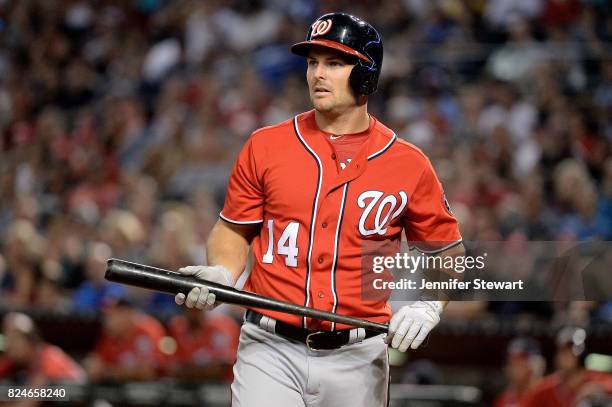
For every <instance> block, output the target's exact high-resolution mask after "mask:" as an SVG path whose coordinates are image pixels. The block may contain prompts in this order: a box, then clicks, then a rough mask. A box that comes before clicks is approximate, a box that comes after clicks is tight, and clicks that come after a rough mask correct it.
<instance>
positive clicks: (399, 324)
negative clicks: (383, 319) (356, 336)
mask: <svg viewBox="0 0 612 407" xmlns="http://www.w3.org/2000/svg"><path fill="white" fill-rule="evenodd" d="M442 309H443V307H442V303H441V302H440V301H415V302H413V303H412V304H410V305H406V306H404V307H402V308H400V309H399V310H397V312H396V313H395V314H393V316H392V317H391V322H389V333H388V334H387V337H386V338H385V342H386V343H387V344H388V343H391V347H392V348H395V349H397V350H399V351H400V352H406V350H408V347H410V348H412V349H416V348H418V347H419V346H421V343H423V341H424V340H425V338H426V337H427V335H428V334H429V332H430V331H431V330H432V329H433V328H434V327H435V326H436V325H438V322H440V314H442Z"/></svg>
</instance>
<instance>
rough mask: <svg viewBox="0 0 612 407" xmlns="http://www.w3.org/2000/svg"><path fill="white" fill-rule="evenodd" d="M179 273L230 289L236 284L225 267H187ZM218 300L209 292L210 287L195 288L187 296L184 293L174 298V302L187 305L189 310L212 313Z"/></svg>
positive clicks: (179, 270)
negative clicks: (195, 309) (194, 309)
mask: <svg viewBox="0 0 612 407" xmlns="http://www.w3.org/2000/svg"><path fill="white" fill-rule="evenodd" d="M178 272H179V273H181V274H182V275H184V276H193V277H195V278H199V279H201V280H208V281H212V282H213V283H219V284H223V285H228V286H230V287H233V286H234V284H236V281H234V277H233V276H232V273H230V272H229V270H228V269H226V268H225V267H223V266H187V267H183V268H180V269H178ZM216 299H217V298H216V296H215V294H213V293H211V292H209V291H208V287H194V288H192V289H191V291H189V294H188V295H187V296H185V294H183V293H178V294H176V295H175V296H174V302H176V303H177V304H178V305H183V304H185V305H186V306H187V308H193V307H195V308H197V309H201V310H205V311H210V310H212V309H213V308H215V307H216V306H217V305H218V304H215V300H216Z"/></svg>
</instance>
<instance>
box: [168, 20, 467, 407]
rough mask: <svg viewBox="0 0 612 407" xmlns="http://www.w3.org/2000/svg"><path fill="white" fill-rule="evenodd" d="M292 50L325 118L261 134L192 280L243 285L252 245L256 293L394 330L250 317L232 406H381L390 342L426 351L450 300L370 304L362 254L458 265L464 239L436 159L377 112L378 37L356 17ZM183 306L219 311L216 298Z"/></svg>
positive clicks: (241, 163) (303, 119) (314, 29)
mask: <svg viewBox="0 0 612 407" xmlns="http://www.w3.org/2000/svg"><path fill="white" fill-rule="evenodd" d="M291 50H292V52H294V53H295V54H298V55H301V56H304V57H305V58H306V60H307V65H308V69H307V75H306V77H307V82H308V91H309V95H310V99H311V101H312V104H313V107H314V109H313V110H311V111H308V112H305V113H302V114H298V115H297V116H295V117H293V118H292V119H290V120H287V121H285V122H283V123H280V124H278V125H275V126H271V127H265V128H262V129H259V130H257V131H255V132H254V133H253V134H252V135H251V137H250V138H249V139H248V141H247V142H246V144H245V145H244V147H243V149H242V151H241V152H240V154H239V156H238V159H237V161H236V164H235V166H234V168H233V171H232V174H231V177H230V180H229V184H228V187H227V195H226V199H225V204H224V207H223V209H222V211H221V214H220V219H219V221H218V222H217V224H216V225H215V226H214V228H213V230H212V231H211V234H210V237H209V240H208V242H207V256H208V264H209V265H208V266H189V267H185V268H183V269H181V270H180V272H181V273H183V274H185V275H191V276H195V277H198V278H203V279H207V280H212V281H215V282H218V283H222V284H226V285H230V286H233V285H234V284H235V282H236V281H237V279H238V277H239V276H240V275H241V273H242V272H243V270H244V269H245V265H246V262H247V253H248V251H249V248H250V247H252V252H253V268H252V271H251V274H250V275H249V278H248V280H247V281H246V283H245V286H244V288H245V290H248V291H251V292H255V293H257V294H260V295H264V296H267V297H271V298H275V299H279V300H283V301H288V302H291V303H295V304H300V305H304V306H308V307H313V308H316V309H320V310H324V311H330V312H336V313H339V314H345V315H350V316H354V317H358V318H363V319H367V320H370V321H375V322H385V323H386V322H389V332H388V334H387V335H381V334H379V333H377V332H371V331H369V330H366V329H363V328H358V329H357V328H351V327H349V326H343V325H340V324H335V323H331V322H322V321H318V320H312V319H309V318H304V317H300V316H295V315H288V314H284V313H280V312H274V311H269V310H264V309H250V310H248V311H247V312H246V315H245V323H244V325H243V326H242V330H241V335H240V344H239V348H238V355H237V361H236V363H235V365H234V382H233V384H232V403H233V405H234V406H262V405H266V406H283V407H284V406H326V407H329V406H346V405H351V403H352V404H353V405H363V406H383V405H386V404H387V400H388V384H389V365H388V352H387V348H388V346H392V347H393V348H396V349H399V350H400V351H406V350H407V349H408V348H412V349H416V348H417V347H418V346H419V345H420V344H421V343H422V342H423V340H424V339H425V338H426V336H427V334H428V333H429V332H430V331H431V329H432V328H433V327H434V326H436V324H437V323H438V322H439V320H440V314H441V313H442V310H443V308H444V306H445V303H444V302H442V301H431V300H429V301H426V300H423V301H416V302H414V303H412V304H411V305H407V306H404V307H402V308H400V309H399V310H397V312H395V313H394V314H393V315H392V311H391V308H390V306H389V305H388V302H387V298H372V299H370V298H364V297H363V296H362V295H361V294H362V271H361V259H362V255H361V253H362V247H363V245H364V244H367V243H368V242H378V241H384V240H385V241H394V242H398V243H399V241H400V239H401V236H402V233H405V234H406V237H407V239H408V240H409V241H411V242H423V245H420V244H418V243H417V244H416V246H417V248H419V249H422V250H428V251H431V252H440V253H442V252H445V253H448V254H453V255H454V254H457V253H462V250H463V246H462V244H461V236H460V234H459V230H458V227H457V221H456V220H455V218H454V217H453V216H452V214H451V213H450V211H449V210H448V209H447V206H446V205H445V199H444V194H443V191H442V188H441V185H440V182H439V181H438V179H437V177H436V175H435V173H434V170H433V168H432V165H431V163H430V162H429V160H428V159H427V157H425V155H424V154H423V153H422V152H421V151H420V150H419V149H417V148H416V147H414V146H412V145H411V144H409V143H406V142H404V141H402V140H399V139H398V138H397V136H396V135H395V133H394V132H393V131H392V130H390V129H388V128H387V127H385V126H384V125H383V124H382V123H381V122H379V121H378V120H377V119H376V118H375V117H373V116H371V115H369V114H368V110H367V101H368V95H370V94H372V93H373V92H374V91H375V90H376V87H377V81H378V77H379V74H380V69H381V64H382V57H383V44H382V40H381V37H380V35H379V34H378V32H377V31H376V30H375V29H374V28H373V27H372V26H371V25H370V24H368V23H367V22H365V21H363V20H360V19H359V18H356V17H354V16H351V15H348V14H344V13H331V14H326V15H323V16H321V17H319V18H318V19H317V20H316V21H315V22H314V23H313V24H312V26H311V27H310V30H309V31H308V34H307V38H306V41H303V42H300V43H298V44H295V45H293V46H292V48H291ZM434 242H435V243H434ZM440 242H443V243H440ZM419 246H421V247H419ZM175 299H176V302H177V303H178V304H186V306H187V307H196V308H199V309H206V310H208V309H211V308H213V307H214V306H215V296H214V294H211V293H209V292H208V290H207V289H205V288H204V289H200V288H194V289H193V290H192V291H191V292H189V293H188V295H185V294H184V293H179V294H177V296H176V298H175Z"/></svg>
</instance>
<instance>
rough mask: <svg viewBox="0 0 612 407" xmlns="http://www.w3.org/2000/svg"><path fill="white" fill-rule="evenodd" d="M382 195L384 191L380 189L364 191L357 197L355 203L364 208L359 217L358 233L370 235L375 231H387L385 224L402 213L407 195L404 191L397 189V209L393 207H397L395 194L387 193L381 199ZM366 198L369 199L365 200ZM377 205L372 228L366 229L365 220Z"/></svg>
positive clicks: (383, 232) (382, 232) (381, 233)
mask: <svg viewBox="0 0 612 407" xmlns="http://www.w3.org/2000/svg"><path fill="white" fill-rule="evenodd" d="M383 195H384V193H383V192H381V191H365V192H363V193H361V195H359V197H358V198H357V205H359V207H360V208H365V209H364V211H363V213H362V214H361V217H360V218H359V233H361V234H362V235H363V236H370V235H374V234H376V233H378V234H379V235H384V234H385V233H387V225H388V224H389V223H390V222H391V221H392V220H393V219H395V218H396V217H398V216H399V214H400V213H402V211H403V210H404V208H405V207H406V204H407V203H408V195H406V192H404V191H399V196H400V198H401V202H400V204H399V207H398V208H397V209H395V208H396V207H397V204H398V201H397V198H396V197H395V195H393V194H391V195H387V196H385V197H384V198H383V199H382V200H381V199H380V198H381V197H382V196H383ZM368 199H369V200H370V201H369V202H366V201H367V200H368ZM379 202H380V203H379ZM377 205H378V207H377V209H376V215H375V216H374V222H373V223H374V229H366V225H365V224H366V220H367V219H368V216H370V213H372V212H373V211H374V208H375V207H376V206H377Z"/></svg>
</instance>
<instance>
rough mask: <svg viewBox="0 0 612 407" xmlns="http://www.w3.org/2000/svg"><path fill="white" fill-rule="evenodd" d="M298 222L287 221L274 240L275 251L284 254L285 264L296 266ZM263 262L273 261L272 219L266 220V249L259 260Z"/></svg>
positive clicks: (270, 262)
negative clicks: (278, 236) (279, 234)
mask: <svg viewBox="0 0 612 407" xmlns="http://www.w3.org/2000/svg"><path fill="white" fill-rule="evenodd" d="M299 230H300V224H299V223H297V222H289V224H288V225H287V226H286V227H285V230H283V233H281V236H280V238H279V239H278V241H277V242H276V253H278V254H280V255H283V256H285V264H286V265H287V266H289V267H297V256H298V252H299V251H298V247H297V236H298V231H299ZM261 261H262V262H263V263H267V264H272V262H273V261H274V220H273V219H270V220H268V250H267V251H266V253H265V254H264V255H263V258H262V260H261Z"/></svg>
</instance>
